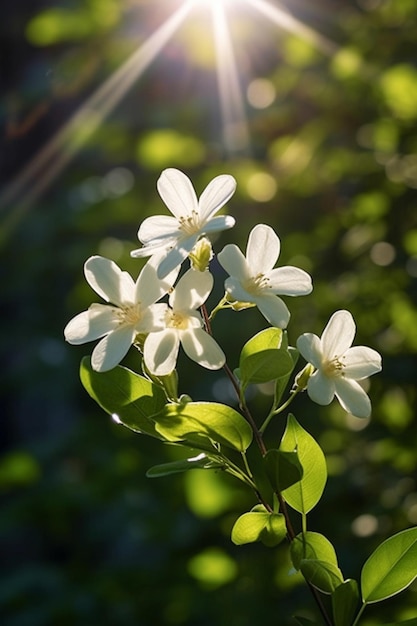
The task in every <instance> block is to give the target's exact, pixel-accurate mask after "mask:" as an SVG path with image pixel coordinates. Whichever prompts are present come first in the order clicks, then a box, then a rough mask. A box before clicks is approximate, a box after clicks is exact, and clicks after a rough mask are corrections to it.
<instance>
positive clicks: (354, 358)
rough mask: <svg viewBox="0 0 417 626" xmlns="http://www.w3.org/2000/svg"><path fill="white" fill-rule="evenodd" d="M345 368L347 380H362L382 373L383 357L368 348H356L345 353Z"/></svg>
mask: <svg viewBox="0 0 417 626" xmlns="http://www.w3.org/2000/svg"><path fill="white" fill-rule="evenodd" d="M343 366H344V367H343V372H344V375H345V376H346V377H347V378H353V379H354V380H361V379H362V378H367V377H368V376H372V374H376V373H377V372H380V371H381V369H382V364H381V355H380V354H379V353H378V352H377V351H376V350H372V348H368V347H367V346H355V347H354V348H349V350H347V352H345V354H344V356H343Z"/></svg>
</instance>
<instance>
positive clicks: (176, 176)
mask: <svg viewBox="0 0 417 626" xmlns="http://www.w3.org/2000/svg"><path fill="white" fill-rule="evenodd" d="M157 187H158V192H159V195H160V196H161V198H162V200H163V201H164V202H165V204H166V206H167V207H168V209H169V210H170V211H171V213H172V214H173V215H174V216H175V217H176V218H177V219H179V218H181V217H186V216H189V215H191V213H192V212H193V211H194V212H195V213H196V214H197V213H198V200H197V196H196V193H195V191H194V187H193V185H192V183H191V181H190V179H189V178H188V176H186V175H185V174H184V173H183V172H181V171H180V170H177V169H174V168H168V169H166V170H164V171H163V172H162V174H161V176H160V177H159V179H158V182H157Z"/></svg>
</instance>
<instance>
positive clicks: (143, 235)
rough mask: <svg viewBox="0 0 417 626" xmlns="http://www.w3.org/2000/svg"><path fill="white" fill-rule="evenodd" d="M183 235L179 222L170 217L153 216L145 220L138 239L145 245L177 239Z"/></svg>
mask: <svg viewBox="0 0 417 626" xmlns="http://www.w3.org/2000/svg"><path fill="white" fill-rule="evenodd" d="M180 234H181V231H180V229H179V226H178V220H176V219H175V217H171V216H170V215H152V216H151V217H147V218H146V219H145V220H143V222H142V224H141V225H140V227H139V230H138V239H139V241H141V242H142V243H143V244H145V245H146V244H148V243H149V242H154V241H155V240H159V239H161V240H166V239H170V238H176V237H178V236H179V235H180Z"/></svg>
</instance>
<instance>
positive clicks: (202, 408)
mask: <svg viewBox="0 0 417 626" xmlns="http://www.w3.org/2000/svg"><path fill="white" fill-rule="evenodd" d="M153 419H154V420H155V422H156V426H155V428H156V430H157V431H158V432H159V433H160V434H161V435H162V436H163V437H164V438H165V439H167V440H168V441H181V440H187V441H188V442H191V443H194V442H195V443H199V444H201V443H202V437H205V438H207V439H209V440H211V441H214V442H216V443H219V444H221V445H225V446H228V447H229V448H233V449H234V450H238V451H239V452H244V451H245V450H246V449H247V448H248V447H249V446H250V444H251V442H252V428H251V427H250V426H249V424H248V422H247V421H246V420H245V419H244V418H243V417H242V416H241V415H240V413H238V412H237V411H235V410H234V409H232V408H231V407H229V406H226V405H225V404H218V403H216V402H188V403H183V404H181V403H180V404H167V405H166V406H165V408H164V409H163V411H161V412H160V413H158V415H154V416H153Z"/></svg>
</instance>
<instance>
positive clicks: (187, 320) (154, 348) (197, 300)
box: [143, 269, 225, 376]
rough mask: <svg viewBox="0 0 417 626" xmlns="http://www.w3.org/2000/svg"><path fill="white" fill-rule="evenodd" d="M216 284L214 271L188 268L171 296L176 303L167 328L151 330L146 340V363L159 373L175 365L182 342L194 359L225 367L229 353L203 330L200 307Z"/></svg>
mask: <svg viewBox="0 0 417 626" xmlns="http://www.w3.org/2000/svg"><path fill="white" fill-rule="evenodd" d="M212 288H213V276H212V275H211V274H210V272H208V271H206V272H198V271H196V270H193V269H190V270H188V271H187V272H186V273H185V274H184V275H183V276H182V278H181V279H180V280H179V281H178V284H177V285H176V287H175V289H174V291H173V292H172V293H171V294H170V296H169V304H170V306H171V307H172V308H171V309H169V310H168V311H167V313H166V320H165V323H166V326H165V329H164V330H161V331H159V332H152V333H150V334H149V335H148V336H147V337H146V340H145V344H144V348H143V356H144V359H145V364H146V367H147V368H148V369H149V371H150V372H151V373H152V374H155V375H156V376H165V375H167V374H169V373H170V372H172V371H173V370H174V369H175V365H176V362H177V357H178V351H179V347H180V343H181V345H182V347H183V349H184V351H185V353H186V354H187V356H189V357H190V359H192V360H193V361H196V363H199V364H200V365H202V366H203V367H206V368H207V369H210V370H217V369H220V368H221V367H223V365H224V363H225V356H224V354H223V351H222V350H221V348H220V347H219V346H218V344H217V343H216V341H215V340H214V339H213V337H211V335H209V334H208V333H207V332H206V331H205V330H203V328H202V326H203V319H202V317H201V315H200V314H199V313H198V311H197V310H196V309H198V308H199V307H200V306H201V305H202V304H203V303H204V302H205V301H206V299H207V298H208V296H209V294H210V292H211V290H212Z"/></svg>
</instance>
